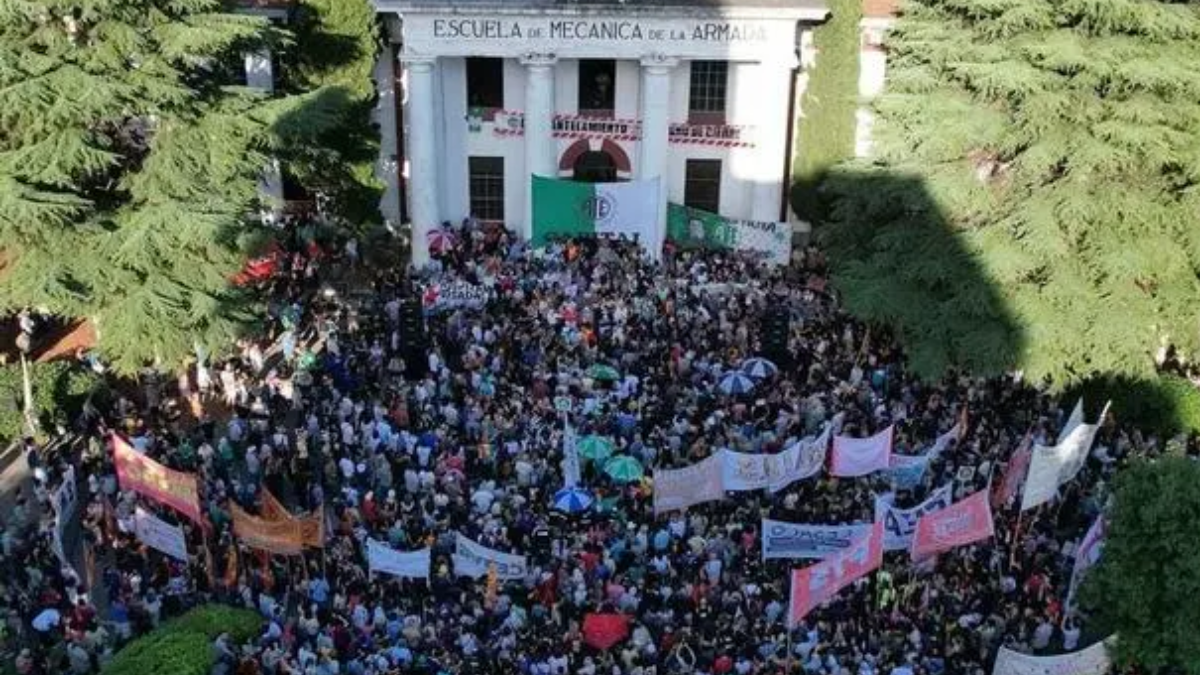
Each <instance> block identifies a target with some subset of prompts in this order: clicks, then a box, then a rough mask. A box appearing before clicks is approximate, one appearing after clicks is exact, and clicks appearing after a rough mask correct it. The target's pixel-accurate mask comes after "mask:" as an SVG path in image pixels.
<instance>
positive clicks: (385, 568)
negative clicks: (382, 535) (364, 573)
mask: <svg viewBox="0 0 1200 675" xmlns="http://www.w3.org/2000/svg"><path fill="white" fill-rule="evenodd" d="M367 566H368V568H369V569H370V570H371V573H372V574H375V573H382V574H391V575H393V576H397V577H403V578H405V579H428V578H429V549H428V548H423V549H420V550H418V551H397V550H396V549H394V548H392V547H391V546H388V545H387V544H385V543H383V542H381V541H375V540H374V539H367Z"/></svg>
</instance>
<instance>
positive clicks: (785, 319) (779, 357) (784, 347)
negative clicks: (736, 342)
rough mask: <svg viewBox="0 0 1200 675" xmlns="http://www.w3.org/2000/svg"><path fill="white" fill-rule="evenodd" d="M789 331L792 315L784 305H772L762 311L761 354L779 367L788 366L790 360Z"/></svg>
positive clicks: (790, 330) (790, 329)
mask: <svg viewBox="0 0 1200 675" xmlns="http://www.w3.org/2000/svg"><path fill="white" fill-rule="evenodd" d="M791 332H792V316H791V312H790V311H789V310H788V309H787V308H786V307H778V306H774V307H771V308H769V309H767V310H766V311H765V312H764V313H763V317H762V333H761V336H760V338H761V341H762V350H763V356H765V357H767V358H768V359H770V360H771V361H774V362H775V365H777V366H779V367H780V368H788V367H789V366H790V365H791V362H792V353H791V351H790V350H789V349H788V336H789V335H790V334H791Z"/></svg>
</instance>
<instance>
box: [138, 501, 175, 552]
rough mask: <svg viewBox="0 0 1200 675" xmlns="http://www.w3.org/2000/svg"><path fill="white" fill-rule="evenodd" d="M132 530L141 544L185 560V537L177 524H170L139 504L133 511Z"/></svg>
mask: <svg viewBox="0 0 1200 675" xmlns="http://www.w3.org/2000/svg"><path fill="white" fill-rule="evenodd" d="M133 531H134V534H136V535H137V538H138V540H139V541H141V542H142V543H143V544H145V545H147V546H149V547H150V548H152V549H155V550H157V551H162V552H163V553H165V554H167V555H169V556H171V557H172V558H174V559H176V560H182V561H183V562H187V560H188V552H187V538H186V537H185V536H184V535H183V528H181V527H179V526H178V525H172V524H170V523H168V522H167V521H165V520H163V519H161V518H159V517H157V516H155V515H154V514H152V513H150V512H148V511H144V510H142V508H141V507H140V506H139V507H138V508H137V509H136V510H135V511H134V513H133Z"/></svg>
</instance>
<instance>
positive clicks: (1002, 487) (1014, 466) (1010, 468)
mask: <svg viewBox="0 0 1200 675" xmlns="http://www.w3.org/2000/svg"><path fill="white" fill-rule="evenodd" d="M1032 445H1033V434H1032V433H1026V434H1025V438H1024V439H1023V440H1022V441H1021V445H1020V446H1018V447H1017V451H1016V452H1015V453H1013V456H1012V457H1011V458H1010V459H1009V460H1008V465H1007V466H1005V467H1004V478H1003V480H1001V481H999V482H998V483H997V484H996V490H995V495H994V496H993V498H992V506H993V507H995V508H998V509H999V508H1008V507H1009V506H1011V505H1012V503H1013V500H1015V499H1016V498H1017V493H1018V492H1019V491H1020V490H1021V485H1022V484H1023V483H1024V482H1025V472H1027V471H1029V460H1030V458H1032V457H1033V451H1032V450H1031V447H1032Z"/></svg>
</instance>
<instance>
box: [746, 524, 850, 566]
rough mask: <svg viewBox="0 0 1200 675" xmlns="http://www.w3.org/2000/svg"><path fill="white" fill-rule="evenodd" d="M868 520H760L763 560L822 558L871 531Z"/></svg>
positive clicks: (842, 549) (845, 547)
mask: <svg viewBox="0 0 1200 675" xmlns="http://www.w3.org/2000/svg"><path fill="white" fill-rule="evenodd" d="M871 527H872V525H871V523H863V524H858V525H802V524H800V523H787V522H784V521H782V520H771V519H769V518H763V520H762V556H763V560H772V559H776V558H824V557H826V556H828V555H830V554H832V553H837V552H839V551H844V550H845V549H847V548H850V546H851V544H853V543H854V542H855V541H856V540H858V539H860V538H862V537H864V536H866V535H868V534H870V533H871Z"/></svg>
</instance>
